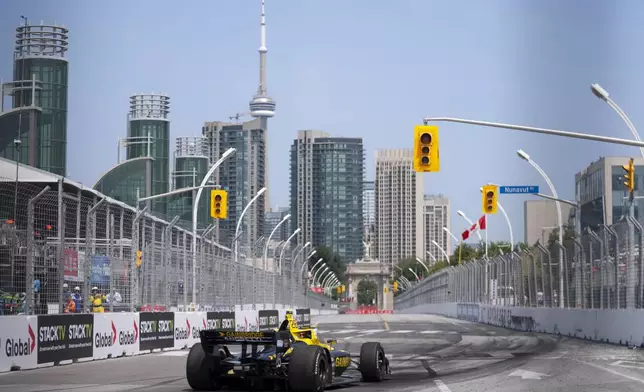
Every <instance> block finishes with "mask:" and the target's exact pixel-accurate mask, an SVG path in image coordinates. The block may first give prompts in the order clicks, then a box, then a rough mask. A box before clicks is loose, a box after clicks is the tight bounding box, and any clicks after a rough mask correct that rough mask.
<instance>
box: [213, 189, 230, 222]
mask: <svg viewBox="0 0 644 392" xmlns="http://www.w3.org/2000/svg"><path fill="white" fill-rule="evenodd" d="M210 216H211V217H213V218H215V219H226V218H227V217H228V192H226V191H225V190H223V189H214V190H212V191H211V192H210Z"/></svg>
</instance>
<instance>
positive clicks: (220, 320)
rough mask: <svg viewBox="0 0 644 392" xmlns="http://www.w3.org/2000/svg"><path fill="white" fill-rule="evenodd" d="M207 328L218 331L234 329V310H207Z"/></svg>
mask: <svg viewBox="0 0 644 392" xmlns="http://www.w3.org/2000/svg"><path fill="white" fill-rule="evenodd" d="M206 325H207V329H218V330H220V331H234V330H235V312H208V313H206Z"/></svg>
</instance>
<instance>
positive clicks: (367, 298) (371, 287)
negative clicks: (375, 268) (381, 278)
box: [358, 280, 378, 305]
mask: <svg viewBox="0 0 644 392" xmlns="http://www.w3.org/2000/svg"><path fill="white" fill-rule="evenodd" d="M377 293H378V285H377V284H376V282H374V281H373V280H361V281H360V283H358V304H359V305H371V304H373V302H374V300H375V299H376V296H377Z"/></svg>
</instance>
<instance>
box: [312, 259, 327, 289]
mask: <svg viewBox="0 0 644 392" xmlns="http://www.w3.org/2000/svg"><path fill="white" fill-rule="evenodd" d="M322 265H324V269H322V268H319V269H318V272H320V270H322V273H321V274H319V275H318V277H317V282H318V283H317V284H315V281H316V279H315V276H313V286H314V287H315V286H319V285H320V283H321V280H322V277H323V276H324V274H325V273H326V272H327V271H329V272H331V270H330V269H329V266H328V265H326V264H322ZM316 275H317V273H316Z"/></svg>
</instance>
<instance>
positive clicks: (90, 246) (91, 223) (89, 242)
mask: <svg viewBox="0 0 644 392" xmlns="http://www.w3.org/2000/svg"><path fill="white" fill-rule="evenodd" d="M104 202H105V199H100V200H99V201H98V202H97V203H96V204H94V206H93V207H92V208H90V209H89V211H87V219H86V223H85V239H86V244H85V285H84V286H83V303H84V304H85V306H84V310H85V312H89V313H91V306H92V304H91V303H90V301H89V291H90V287H89V286H90V285H91V284H92V263H93V262H94V253H95V249H94V241H95V236H96V211H97V210H98V207H100V206H101V205H102V204H103V203H104Z"/></svg>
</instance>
